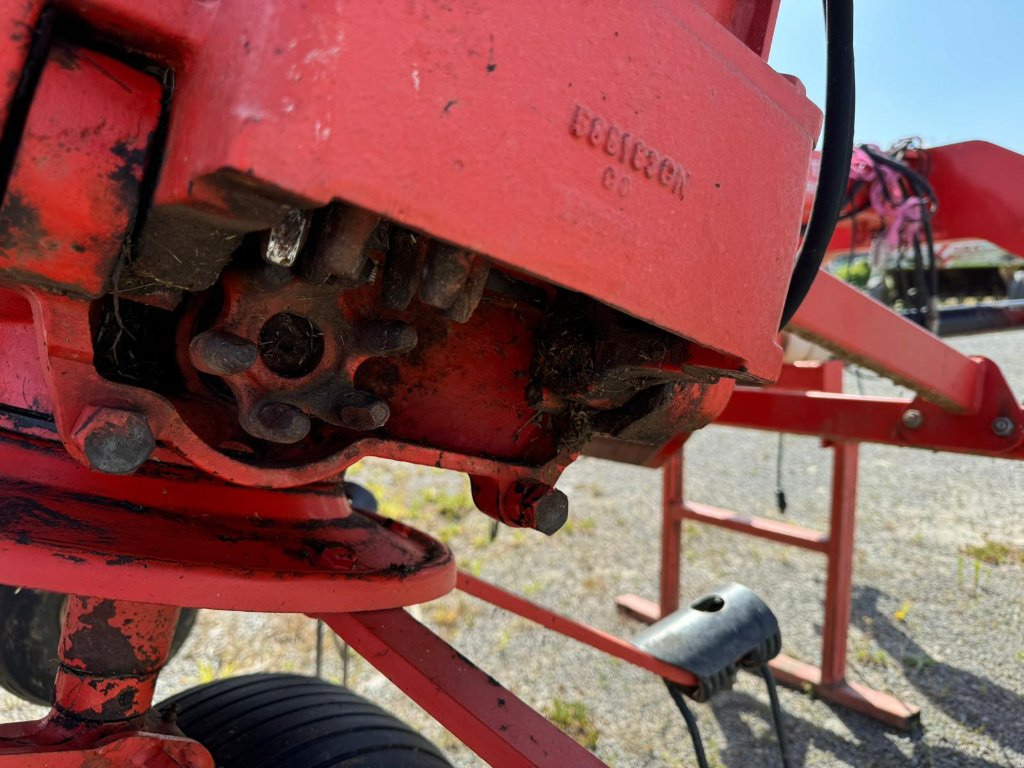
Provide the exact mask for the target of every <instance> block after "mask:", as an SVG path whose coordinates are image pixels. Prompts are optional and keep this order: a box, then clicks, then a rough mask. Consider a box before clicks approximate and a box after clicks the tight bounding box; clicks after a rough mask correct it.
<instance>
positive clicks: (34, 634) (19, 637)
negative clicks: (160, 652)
mask: <svg viewBox="0 0 1024 768" xmlns="http://www.w3.org/2000/svg"><path fill="white" fill-rule="evenodd" d="M64 600H65V596H64V595H61V594H58V593H56V592H43V591H41V590H38V589H16V588H14V587H5V586H0V686H2V687H3V688H5V689H6V690H8V691H10V692H11V693H13V694H14V695H15V696H17V697H19V698H22V699H25V700H26V701H30V702H32V703H33V704H42V705H46V704H49V703H50V699H51V695H52V693H53V679H54V677H55V676H56V674H57V646H58V644H59V643H60V633H61V624H62V621H63V616H64ZM195 622H196V611H195V610H193V609H190V608H189V609H182V611H181V618H179V619H178V627H177V629H176V630H175V632H174V641H173V643H172V645H171V654H172V655H173V654H175V653H177V651H178V649H179V648H181V644H182V643H184V642H185V639H186V638H187V637H188V634H189V632H191V631H192V625H193V624H195Z"/></svg>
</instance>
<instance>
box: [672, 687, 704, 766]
mask: <svg viewBox="0 0 1024 768" xmlns="http://www.w3.org/2000/svg"><path fill="white" fill-rule="evenodd" d="M665 687H666V688H668V693H669V695H670V696H671V697H672V701H674V702H675V703H676V706H677V707H679V713H680V714H681V715H682V716H683V720H685V721H686V728H687V730H689V732H690V739H691V740H692V741H693V752H694V754H695V755H696V756H697V765H698V767H699V768H708V758H707V755H705V754H704V742H703V740H701V738H700V728H699V727H698V726H697V718H695V717H694V716H693V712H691V711H690V708H689V707H688V706H686V699H684V698H683V694H681V693H680V692H679V688H677V687H676V684H675V683H670V682H669V681H668V680H666V681H665Z"/></svg>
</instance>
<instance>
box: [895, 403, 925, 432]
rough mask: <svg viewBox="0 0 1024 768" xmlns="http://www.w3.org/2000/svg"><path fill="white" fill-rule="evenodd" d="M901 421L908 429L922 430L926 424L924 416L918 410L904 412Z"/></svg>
mask: <svg viewBox="0 0 1024 768" xmlns="http://www.w3.org/2000/svg"><path fill="white" fill-rule="evenodd" d="M900 420H901V421H902V422H903V426H904V427H906V428H907V429H920V428H921V426H922V425H923V424H924V414H923V413H921V412H920V411H919V410H917V409H916V408H908V409H907V410H905V411H904V412H903V415H902V416H901V417H900Z"/></svg>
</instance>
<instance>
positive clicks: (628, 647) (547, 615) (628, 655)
mask: <svg viewBox="0 0 1024 768" xmlns="http://www.w3.org/2000/svg"><path fill="white" fill-rule="evenodd" d="M456 587H457V588H458V589H460V590H462V591H463V592H465V593H466V594H467V595H472V596H473V597H476V598H478V599H480V600H483V601H484V602H487V603H490V604H491V605H495V606H497V607H499V608H503V609H504V610H506V611H508V612H509V613H514V614H516V615H517V616H522V617H523V618H524V619H528V620H530V621H532V622H535V623H537V624H540V625H541V626H542V627H545V628H546V629H550V630H552V631H554V632H557V633H558V634H560V635H565V636H566V637H571V638H572V639H573V640H577V641H579V642H581V643H583V644H584V645H589V646H590V647H591V648H595V649H597V650H599V651H601V652H602V653H606V654H608V655H609V656H614V657H615V658H617V659H622V660H623V661H626V662H629V663H630V664H632V665H633V666H635V667H640V668H641V669H646V670H647V671H648V672H653V673H654V674H656V675H658V676H659V677H662V678H664V679H666V680H669V681H671V682H673V683H676V684H677V685H681V686H683V687H684V688H695V687H697V685H698V681H697V678H696V676H695V675H693V674H692V673H691V672H687V671H686V670H685V669H682V668H681V667H677V666H674V665H672V664H667V663H666V662H664V661H661V660H660V659H657V658H655V657H654V656H652V655H651V654H649V653H647V652H646V651H644V650H642V649H641V648H638V647H637V646H635V645H633V644H632V643H630V642H628V641H626V640H622V639H620V638H618V637H615V636H614V635H610V634H608V633H607V632H602V631H601V630H599V629H594V628H593V627H589V626H587V625H586V624H581V623H580V622H578V621H573V620H572V619H569V618H567V617H565V616H562V615H561V614H558V613H555V612H554V611H551V610H548V609H547V608H544V607H542V606H539V605H537V604H536V603H532V602H530V601H529V600H526V599H525V598H522V597H520V596H519V595H515V594H513V593H511V592H509V591H508V590H505V589H502V588H501V587H497V586H495V585H494V584H489V583H487V582H486V581H483V580H481V579H478V578H476V577H475V576H471V575H469V574H468V573H466V572H465V571H459V575H458V580H457V582H456Z"/></svg>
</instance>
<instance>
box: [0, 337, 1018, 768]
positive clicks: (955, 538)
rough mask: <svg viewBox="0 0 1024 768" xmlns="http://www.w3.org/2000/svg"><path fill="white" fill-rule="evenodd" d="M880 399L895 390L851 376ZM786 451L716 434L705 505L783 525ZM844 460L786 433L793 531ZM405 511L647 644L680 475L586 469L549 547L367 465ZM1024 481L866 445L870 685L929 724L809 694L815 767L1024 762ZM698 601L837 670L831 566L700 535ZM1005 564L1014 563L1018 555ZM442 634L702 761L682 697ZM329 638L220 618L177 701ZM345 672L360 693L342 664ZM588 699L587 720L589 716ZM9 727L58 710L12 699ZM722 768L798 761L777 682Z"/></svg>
mask: <svg viewBox="0 0 1024 768" xmlns="http://www.w3.org/2000/svg"><path fill="white" fill-rule="evenodd" d="M954 344H955V346H957V347H958V348H960V349H961V350H963V351H965V352H969V353H971V354H981V355H985V356H988V357H991V358H992V359H994V360H996V361H997V362H998V363H999V364H1000V365H1001V366H1002V367H1003V370H1004V372H1005V373H1006V375H1007V377H1008V379H1009V380H1010V383H1011V385H1012V386H1013V387H1014V390H1015V391H1016V392H1017V393H1024V355H1022V352H1024V332H1014V333H1006V334H1001V335H993V336H988V337H967V338H963V339H960V340H956V341H955V342H954ZM858 385H860V386H862V387H863V388H864V390H865V391H866V392H867V393H869V394H888V393H892V392H894V391H896V390H895V388H894V387H893V386H891V385H890V384H889V383H888V382H886V381H882V380H877V379H875V378H869V377H868V376H867V375H866V376H865V377H863V378H862V380H861V381H860V382H858V381H857V379H855V378H854V377H853V376H852V375H851V376H848V381H847V389H848V390H850V391H856V390H857V387H858ZM776 450H777V438H776V437H775V436H774V435H769V434H763V433H754V432H744V431H740V430H734V429H729V428H720V427H712V428H709V429H706V430H704V431H702V432H701V433H699V434H697V435H695V436H694V437H693V438H692V440H691V441H690V444H689V447H688V450H687V462H688V463H687V495H688V497H689V498H692V499H694V500H700V501H704V502H707V503H711V504H715V505H717V506H721V507H726V508H732V509H737V510H742V511H746V512H749V513H751V514H757V515H763V516H767V517H778V515H777V513H776V512H775V509H774V487H775V458H776ZM830 457H831V453H830V452H829V451H827V450H823V449H822V448H821V447H820V445H819V443H818V442H817V441H815V440H812V439H804V438H796V437H787V438H786V439H785V463H784V483H785V489H786V493H787V496H788V500H789V510H788V513H787V515H786V519H787V520H791V521H793V522H796V523H799V524H801V525H805V526H809V527H817V528H823V527H824V526H825V525H826V524H827V514H828V498H829V488H830V486H829V483H830V475H831V461H830ZM352 477H353V479H357V480H361V481H362V482H364V483H366V484H367V485H369V486H370V487H371V488H372V489H373V490H375V491H376V492H378V494H381V493H384V492H385V489H386V493H387V495H386V497H385V499H384V500H383V501H384V503H383V509H384V511H385V512H386V513H388V514H393V515H396V516H401V517H403V518H405V519H408V520H411V521H412V522H414V523H415V524H416V525H418V526H421V527H423V528H425V529H427V530H430V531H432V532H433V533H434V534H435V535H437V536H439V537H441V538H442V539H444V540H446V541H448V542H449V543H450V544H451V546H452V547H453V549H454V551H455V552H456V554H457V556H458V558H459V561H460V563H461V565H462V566H463V567H465V568H467V569H469V570H472V571H474V572H477V573H479V574H480V575H481V576H483V577H484V578H487V579H490V580H492V581H494V582H496V583H498V584H501V585H504V586H507V587H509V588H510V589H513V590H515V591H517V592H519V593H521V594H524V595H526V596H528V597H529V598H530V599H532V600H535V601H538V602H540V603H542V604H544V605H547V606H550V607H552V608H554V609H556V610H560V611H563V612H566V613H570V614H572V615H573V616H575V617H579V618H582V619H583V620H586V621H588V622H590V623H592V624H594V625H595V626H597V627H600V628H602V629H605V630H608V631H610V632H614V633H616V634H618V635H620V636H624V637H629V636H631V635H633V634H635V633H636V632H638V631H639V630H640V629H641V627H640V626H639V625H638V624H635V623H633V622H630V621H628V620H625V619H623V618H621V617H620V616H619V615H618V614H617V613H616V611H615V608H614V606H613V603H612V600H613V598H614V596H615V595H616V594H619V593H621V592H636V593H638V594H644V595H648V596H651V597H654V596H655V593H654V590H655V588H656V583H657V569H658V556H657V552H658V544H657V542H658V526H659V494H660V476H659V473H658V472H656V471H653V470H646V469H639V468H634V467H628V466H620V465H615V464H611V463H608V462H603V461H598V460H593V459H583V460H581V461H579V462H578V463H577V464H575V465H574V466H573V467H571V468H570V469H569V470H568V471H567V472H566V474H565V476H564V477H563V479H562V481H561V482H560V483H559V486H560V487H561V488H562V489H563V490H564V491H565V492H566V493H568V494H569V496H570V499H571V501H572V510H573V511H572V514H571V521H570V523H569V524H568V525H567V526H566V528H565V529H563V530H562V531H561V532H559V533H558V534H557V535H556V536H554V537H553V538H551V539H547V538H545V537H544V536H542V535H540V534H537V533H535V532H532V531H513V530H508V529H504V530H502V531H501V532H500V534H499V536H498V538H497V539H496V540H495V541H494V542H491V541H490V539H489V529H490V522H489V519H488V518H485V517H484V516H483V515H480V514H478V513H475V512H472V511H470V510H469V501H468V488H467V484H466V483H465V481H464V479H463V478H461V477H459V476H455V475H450V474H446V473H443V472H440V471H438V470H433V469H428V468H418V467H410V466H407V465H397V464H388V463H386V462H382V461H366V462H363V463H362V464H361V465H360V466H359V467H358V468H357V470H356V471H355V472H354V473H353V475H352ZM1022 512H1024V473H1022V471H1021V467H1020V466H1019V465H1016V464H1015V463H1012V462H1007V461H997V460H989V459H981V458H975V457H969V456H955V455H949V454H946V455H942V454H930V453H926V452H920V451H911V450H905V449H897V448H887V447H883V446H863V447H862V449H861V463H860V493H859V504H858V514H859V520H858V529H857V550H856V559H855V572H854V597H853V626H852V627H851V632H850V647H849V654H848V661H849V676H850V678H851V679H853V680H856V681H860V682H863V683H865V684H867V685H869V686H871V687H873V688H877V689H879V690H882V691H885V692H888V693H891V694H893V695H895V696H898V697H900V698H902V699H904V700H906V701H908V702H910V703H913V704H917V705H919V706H920V707H921V708H922V711H923V714H922V726H923V727H922V729H921V730H920V731H919V732H918V733H915V734H912V735H905V734H902V733H899V732H896V731H892V730H888V729H886V728H885V727H883V726H881V725H879V724H878V723H876V722H874V721H872V720H869V719H866V718H864V717H861V716H859V715H856V714H852V713H850V712H847V711H844V710H842V709H839V708H836V707H833V706H830V705H828V704H826V703H824V702H822V701H817V700H814V699H811V698H809V697H807V696H804V695H802V694H799V693H796V692H792V691H783V692H782V694H781V696H782V704H783V707H784V709H785V711H786V713H787V725H788V731H789V734H790V744H791V749H792V751H793V753H794V765H799V766H822V767H824V766H830V767H831V766H855V767H856V768H869V767H871V766H874V767H876V768H883V767H884V766H921V767H924V766H934V767H935V768H940V767H941V768H954V767H956V768H962V767H966V766H977V767H978V768H982V767H988V766H993V767H994V766H1001V767H1004V768H1007V767H1008V768H1022V767H1024V724H1022V723H1024V558H1021V557H1019V556H1016V557H1015V552H1020V551H1024V550H1014V548H1015V547H1024V515H1022V514H1021V513H1022ZM685 536H686V553H685V561H684V573H683V592H684V598H691V597H693V596H696V595H697V594H700V593H701V592H702V591H705V590H707V589H710V588H713V587H714V586H716V585H717V584H720V583H723V582H725V581H730V580H735V581H739V582H742V583H746V584H748V585H751V586H753V587H754V588H755V589H756V590H757V591H758V592H759V594H760V595H761V596H762V597H764V598H765V600H766V601H767V602H768V603H769V604H770V605H771V606H772V607H773V609H774V610H775V612H776V613H777V615H778V616H779V620H780V623H781V626H782V631H783V638H784V645H785V650H786V652H787V653H789V654H791V655H792V656H795V657H797V658H799V659H803V660H805V661H809V662H817V661H818V652H819V647H820V628H821V627H820V622H821V598H822V591H823V587H824V569H823V560H822V559H821V558H820V557H819V556H817V555H814V554H812V553H803V552H797V551H794V550H791V549H788V548H784V547H781V546H779V545H774V544H771V543H768V542H759V541H754V540H749V539H747V538H746V537H741V536H737V535H734V534H729V533H726V532H723V531H718V530H713V529H708V528H702V527H697V526H696V525H693V524H687V526H686V529H685ZM986 542H988V543H990V546H989V548H988V551H990V552H992V553H996V554H998V551H997V550H998V547H997V546H993V545H999V544H1005V545H1007V546H1008V547H1009V548H1010V554H1009V555H1008V556H1007V557H1006V558H1004V559H1005V560H1009V561H1010V562H1003V563H1002V564H999V565H995V564H990V563H986V562H982V561H980V560H978V559H977V558H976V557H974V556H973V555H972V554H970V553H969V552H965V551H964V548H965V547H970V546H977V545H984V544H986ZM996 559H999V558H998V557H997V558H996ZM413 610H414V612H415V613H416V614H417V615H418V616H419V617H420V618H422V619H423V620H424V621H426V623H428V624H429V625H430V626H431V627H433V628H434V630H435V631H437V632H438V633H439V634H440V635H442V636H443V637H445V638H446V639H447V640H449V641H450V642H452V643H453V644H455V645H456V646H457V647H458V648H459V650H461V651H462V652H463V653H465V654H466V655H467V656H469V657H470V658H471V659H473V660H474V661H475V662H476V663H478V664H479V665H480V666H482V667H483V668H484V669H486V670H487V671H489V672H491V673H493V674H494V675H495V676H496V677H497V678H498V679H499V680H501V681H502V682H503V683H504V684H505V685H506V686H509V687H510V688H511V689H512V690H514V691H515V692H516V693H517V694H518V695H519V696H520V697H521V698H523V699H524V700H525V701H526V702H527V703H529V704H531V705H533V706H535V707H537V708H539V709H541V710H544V711H547V712H549V713H556V717H557V718H558V719H560V720H561V721H562V722H563V723H564V724H565V726H566V727H567V728H568V729H570V730H571V732H572V733H573V734H574V736H575V737H577V738H578V739H580V740H581V741H584V742H586V743H587V744H588V746H592V748H593V749H594V751H595V752H596V753H597V755H598V756H599V757H600V758H601V759H603V760H605V761H606V762H608V763H609V764H611V765H615V766H631V767H632V766H635V767H637V768H640V767H641V766H688V765H692V764H693V762H694V761H693V756H692V751H691V749H690V746H689V741H688V737H687V735H686V732H685V730H684V727H683V725H682V722H681V720H680V718H679V715H678V713H677V712H676V711H675V709H674V707H673V705H672V703H671V701H670V699H669V698H668V696H667V695H666V693H665V691H664V687H663V686H662V684H661V683H660V681H658V680H656V679H654V678H653V677H651V676H650V675H648V674H646V673H643V672H640V671H638V670H636V669H634V668H632V667H630V666H628V665H626V664H624V663H620V662H617V661H615V660H610V659H608V658H606V657H603V656H602V655H600V654H598V653H596V652H594V651H591V650H590V649H588V648H585V647H583V646H580V645H578V644H576V643H574V642H572V641H570V640H567V639H564V638H561V637H559V636H557V635H554V634H552V633H548V632H544V631H542V630H539V629H537V628H535V627H534V626H532V625H530V624H529V623H527V622H525V621H523V620H520V619H514V618H512V619H510V618H509V617H508V616H507V615H505V614H503V613H501V612H500V611H498V610H497V609H494V608H491V607H489V606H487V605H485V604H483V603H479V602H477V601H476V600H474V599H473V598H470V597H467V596H465V595H461V594H454V595H449V596H447V597H445V598H443V599H441V600H438V601H436V602H434V603H431V604H428V605H425V606H420V607H417V608H414V609H413ZM314 648H315V643H314V627H313V624H312V622H310V621H308V620H306V619H303V618H301V617H296V616H271V615H245V614H232V613H224V612H212V611H207V612H204V613H202V614H201V615H200V619H199V622H198V624H197V627H196V630H195V632H194V633H193V635H192V637H191V638H190V640H189V641H188V643H187V644H186V646H185V648H184V649H183V652H182V653H181V654H180V655H179V657H178V658H177V659H175V661H174V662H173V663H172V664H171V665H170V666H169V667H168V669H167V670H166V672H165V673H164V675H163V677H162V679H161V688H160V691H159V693H160V695H161V696H166V695H169V694H171V693H173V692H175V691H178V690H180V689H182V688H185V687H189V686H192V685H195V684H197V683H199V682H204V681H208V680H211V679H214V678H219V677H225V676H230V675H234V674H242V673H246V672H251V671H257V670H280V671H289V672H312V671H313V669H314V652H315V651H314ZM329 650H330V651H331V652H330V653H329V654H328V662H327V666H326V669H325V674H326V676H328V677H329V678H331V679H334V680H336V681H340V680H341V678H342V675H343V672H342V667H341V662H340V656H339V654H337V653H335V652H334V649H333V648H331V649H329ZM347 680H348V683H349V685H351V686H352V687H354V688H355V689H356V690H358V691H359V692H361V693H363V694H364V695H366V696H368V697H369V698H371V699H373V700H375V701H377V702H378V703H380V704H382V705H383V706H385V707H387V708H389V709H392V710H393V711H395V712H396V713H397V714H398V715H399V716H400V717H402V718H403V719H405V720H407V721H408V722H409V723H411V724H413V725H414V726H416V727H418V728H421V729H422V730H423V731H424V732H425V733H426V734H427V735H428V737H430V738H431V739H433V740H434V741H436V742H437V743H439V744H440V745H442V747H444V748H445V749H446V750H447V751H448V753H449V754H450V756H451V759H452V761H453V762H454V763H455V764H456V765H460V766H475V765H482V764H483V763H482V762H481V761H479V760H478V759H477V758H475V757H474V756H473V755H472V754H470V753H469V752H468V751H467V750H466V749H465V748H463V747H462V746H461V745H460V744H459V743H458V742H457V741H456V740H455V739H454V737H453V736H451V734H449V733H447V732H446V731H444V730H443V729H441V728H440V727H439V726H438V725H437V724H435V723H434V722H433V721H432V720H431V719H430V717H429V716H427V715H426V714H425V713H424V712H423V711H421V710H419V709H418V708H417V707H416V706H415V705H414V704H412V703H411V702H410V701H409V700H408V699H406V698H405V696H404V695H403V694H402V693H401V692H400V691H398V690H397V689H396V688H395V687H394V686H392V685H391V683H390V682H388V681H387V680H386V679H384V678H383V677H381V676H380V675H379V674H377V673H376V672H375V671H374V670H373V669H372V668H370V667H369V666H368V665H367V664H366V663H365V662H363V661H362V660H361V659H358V658H356V657H354V656H352V657H351V659H350V663H349V669H348V677H347ZM576 703H579V706H574V705H575V704H576ZM0 707H3V709H4V710H5V712H4V715H5V717H6V718H7V719H14V718H25V717H35V716H38V715H39V714H40V713H41V710H40V709H39V708H35V707H29V706H26V705H24V704H21V703H19V702H18V701H17V700H16V699H13V698H12V697H10V696H5V697H3V698H2V699H0ZM695 709H696V712H697V717H698V719H699V721H700V724H701V729H702V731H703V734H704V738H705V742H706V743H707V745H708V747H709V750H708V751H709V758H710V760H711V764H712V765H713V766H719V767H721V766H728V767H729V768H741V767H742V768H747V767H749V766H774V765H777V764H778V758H777V755H776V751H775V749H776V748H775V741H774V736H773V734H772V732H771V730H770V728H769V725H768V723H769V720H768V709H767V697H766V695H765V693H764V690H763V683H762V682H761V681H760V680H759V679H756V678H753V677H751V676H743V677H741V679H740V680H739V682H738V684H737V686H736V689H735V690H734V691H732V692H727V693H725V694H722V695H721V696H719V697H717V698H716V699H715V700H714V701H713V702H712V703H711V704H709V705H695Z"/></svg>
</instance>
